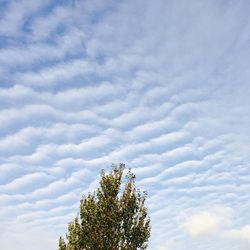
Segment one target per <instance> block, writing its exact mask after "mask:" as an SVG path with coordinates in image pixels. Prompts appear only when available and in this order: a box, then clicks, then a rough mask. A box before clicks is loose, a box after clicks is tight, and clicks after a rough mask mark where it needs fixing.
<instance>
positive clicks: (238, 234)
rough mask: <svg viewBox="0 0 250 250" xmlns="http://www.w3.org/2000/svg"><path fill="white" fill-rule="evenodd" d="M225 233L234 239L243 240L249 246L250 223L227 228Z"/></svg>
mask: <svg viewBox="0 0 250 250" xmlns="http://www.w3.org/2000/svg"><path fill="white" fill-rule="evenodd" d="M225 234H226V236H228V237H230V238H232V239H234V240H237V241H240V242H243V243H245V244H247V245H248V246H250V225H246V226H244V227H242V228H240V229H233V230H229V231H227V232H226V233H225Z"/></svg>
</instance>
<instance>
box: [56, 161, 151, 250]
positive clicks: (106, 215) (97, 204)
mask: <svg viewBox="0 0 250 250" xmlns="http://www.w3.org/2000/svg"><path fill="white" fill-rule="evenodd" d="M123 171H124V165H123V164H120V165H119V167H117V166H113V169H112V171H111V172H110V173H109V174H106V173H105V172H104V171H102V172H101V180H100V187H99V188H98V189H97V190H96V192H94V193H93V194H89V195H88V196H86V197H83V198H82V200H81V202H80V213H79V215H78V216H77V217H76V218H75V220H74V221H73V222H71V223H70V224H69V226H68V232H67V234H66V239H67V240H66V242H65V241H64V240H63V238H61V237H60V239H59V250H137V249H146V248H147V242H148V239H149V236H150V219H149V217H148V214H147V208H146V206H145V200H146V197H147V194H146V193H145V192H141V191H140V190H139V189H136V187H135V175H134V174H133V173H132V172H131V171H130V170H129V171H128V173H127V175H126V177H125V180H126V181H125V183H124V188H123V191H122V192H121V187H122V184H123Z"/></svg>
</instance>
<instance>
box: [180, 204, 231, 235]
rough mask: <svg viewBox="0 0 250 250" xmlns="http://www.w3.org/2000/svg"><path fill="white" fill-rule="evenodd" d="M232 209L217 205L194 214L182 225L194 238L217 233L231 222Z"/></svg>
mask: <svg viewBox="0 0 250 250" xmlns="http://www.w3.org/2000/svg"><path fill="white" fill-rule="evenodd" d="M231 216H232V210H231V209H230V208H226V207H217V208H212V209H209V210H208V211H204V212H197V213H195V214H192V215H191V216H190V218H188V219H187V220H186V222H185V223H184V224H183V225H182V227H183V229H184V230H185V231H186V232H187V233H188V234H189V235H190V236H191V237H194V238H199V237H206V236H211V235H215V234H216V233H218V232H219V231H220V230H221V229H222V228H224V227H225V226H227V225H228V224H229V223H231Z"/></svg>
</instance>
